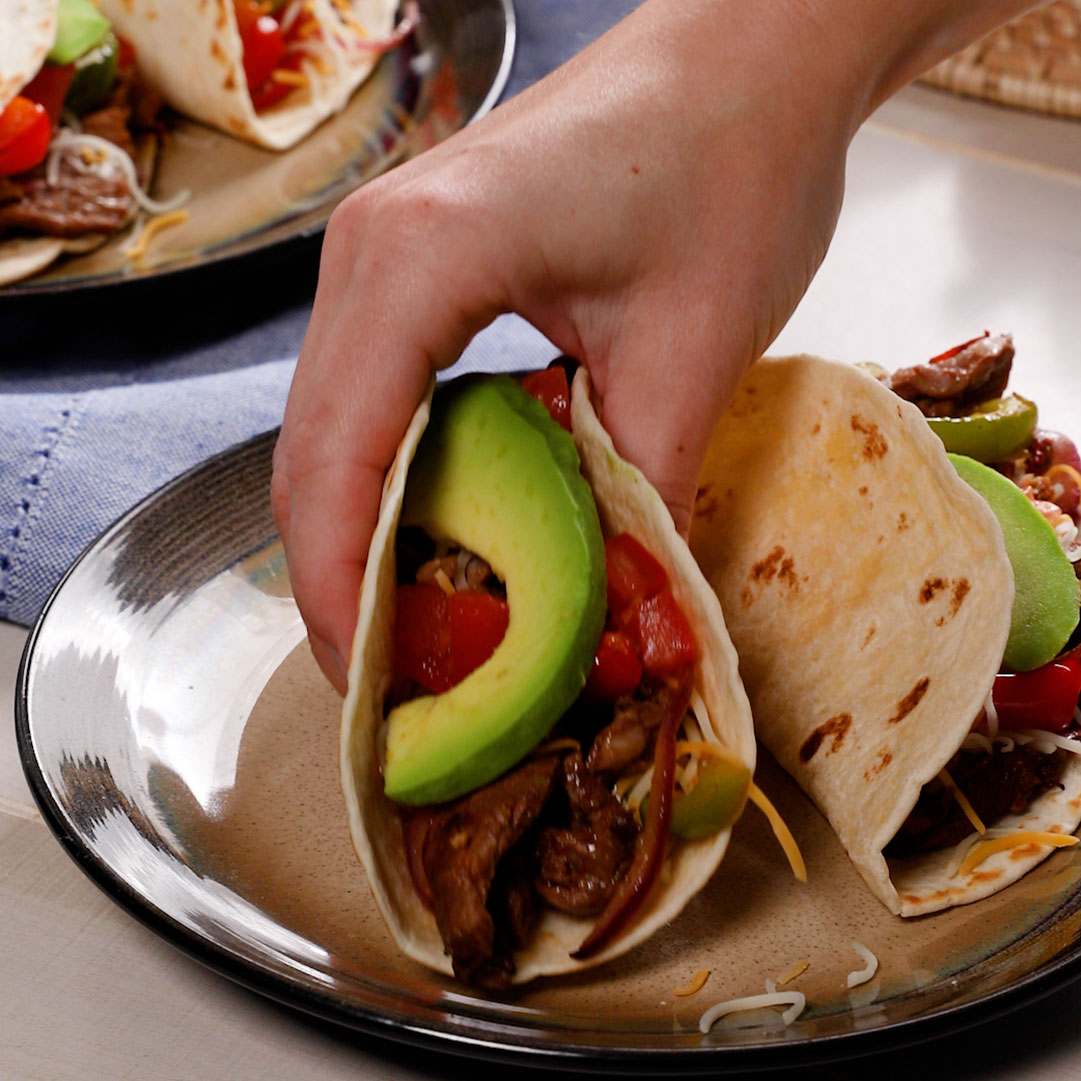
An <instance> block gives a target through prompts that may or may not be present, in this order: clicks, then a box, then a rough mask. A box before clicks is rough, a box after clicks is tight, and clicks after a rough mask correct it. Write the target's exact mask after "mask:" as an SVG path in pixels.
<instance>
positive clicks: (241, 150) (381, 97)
mask: <svg viewBox="0 0 1081 1081" xmlns="http://www.w3.org/2000/svg"><path fill="white" fill-rule="evenodd" d="M420 6H421V11H422V14H423V21H422V23H421V26H420V28H419V29H418V30H417V33H416V34H415V35H414V36H413V38H411V39H410V40H409V41H407V42H406V43H405V44H404V45H403V46H401V47H400V48H399V49H397V50H395V51H394V52H392V53H389V54H388V55H387V56H384V57H383V58H382V60H381V61H380V62H379V64H378V65H377V66H376V68H375V70H374V71H373V72H372V75H371V77H370V78H369V79H368V81H367V82H365V83H364V84H363V85H362V86H361V88H360V89H359V90H358V91H357V93H356V94H355V95H354V96H353V98H352V99H351V101H350V103H349V105H348V106H347V107H346V108H345V109H344V110H343V111H342V112H341V113H340V114H338V115H337V116H336V117H333V118H332V119H330V120H328V121H327V122H326V123H325V124H323V125H322V126H321V127H319V128H317V129H316V130H315V131H314V132H313V133H312V134H311V135H310V136H308V138H306V139H305V140H304V141H303V142H301V143H299V144H298V145H297V146H295V147H293V148H292V149H291V150H287V151H285V152H280V153H279V152H275V151H271V150H261V149H259V148H258V147H254V146H250V145H249V144H247V143H244V142H241V141H240V140H238V139H232V138H230V137H229V136H227V135H224V134H222V133H221V132H218V131H214V130H213V129H211V128H207V127H204V126H203V125H201V124H197V123H195V122H193V121H188V120H184V119H182V118H177V119H176V123H175V125H173V126H172V128H171V134H170V136H169V137H168V138H167V139H166V140H165V141H164V143H163V146H162V149H161V154H160V156H159V160H158V166H157V171H156V175H155V178H154V184H153V188H152V191H151V194H153V195H154V196H155V197H156V198H158V199H169V198H171V197H172V196H173V195H175V194H176V193H178V192H182V191H188V192H190V193H191V198H190V200H189V201H188V202H187V203H186V204H185V209H186V210H187V211H188V212H189V217H188V219H187V221H185V222H184V223H183V224H181V225H177V226H174V227H171V228H169V229H166V230H164V231H162V232H161V233H159V234H158V235H157V236H155V237H154V238H153V240H152V241H151V242H150V244H149V246H148V250H147V254H146V256H145V258H143V259H141V260H139V261H133V260H132V259H130V258H128V257H127V256H126V255H125V254H124V252H123V250H122V249H123V246H124V242H125V240H126V239H127V236H128V231H127V230H125V231H124V232H123V233H121V234H120V235H119V236H118V237H115V238H114V239H113V240H111V241H110V242H109V243H108V244H106V245H104V246H103V247H101V248H98V249H97V250H96V251H93V252H90V253H88V254H86V255H79V256H75V255H72V256H67V257H64V258H62V259H61V260H59V261H58V262H56V263H54V264H53V265H52V266H51V267H49V269H47V270H45V271H43V272H42V273H40V274H37V275H35V276H34V277H33V278H29V279H27V280H25V281H21V282H16V283H15V284H13V285H9V286H7V287H5V288H0V302H2V301H5V300H7V301H17V300H20V299H25V298H27V297H32V296H39V295H49V294H57V293H71V292H73V291H82V290H93V289H97V288H100V287H103V286H111V285H118V284H123V283H127V282H133V281H145V280H147V279H152V278H161V277H163V276H166V275H170V274H174V273H176V272H178V271H184V270H191V269H194V268H199V267H205V266H208V265H214V264H218V263H221V262H222V261H224V260H229V259H238V258H241V257H244V256H249V255H251V254H252V253H259V252H265V251H266V250H267V249H271V248H279V247H282V246H288V245H290V244H296V243H298V242H301V241H303V240H305V239H308V238H311V237H312V236H316V235H318V234H319V233H320V232H321V231H322V229H323V226H324V225H325V224H326V222H327V219H328V218H329V217H330V214H331V211H332V210H333V209H334V207H335V206H337V204H338V203H339V202H340V201H341V199H342V198H343V197H344V196H345V195H346V194H348V192H350V191H352V190H353V189H354V188H356V187H358V186H359V185H360V184H363V183H364V182H365V181H366V180H369V179H371V178H372V177H374V176H376V175H378V174H379V173H381V172H384V171H386V170H387V169H389V168H390V167H391V166H393V165H397V164H398V163H400V162H402V161H405V160H407V159H409V158H412V157H415V156H416V155H417V154H419V153H420V152H421V151H422V150H425V149H427V148H428V147H430V146H432V145H433V144H435V143H437V142H440V141H441V140H443V139H445V138H446V137H447V136H448V135H450V134H452V133H453V132H455V131H457V130H458V129H459V128H461V127H463V126H464V125H465V124H467V123H469V122H470V121H471V120H474V119H476V118H477V117H479V116H481V115H482V114H483V113H485V112H487V111H488V110H489V109H490V108H491V107H492V105H494V104H495V102H496V100H497V98H498V97H499V95H500V93H501V92H502V90H503V87H504V86H505V84H506V81H507V76H508V74H509V72H510V63H511V59H512V57H513V53H514V34H515V21H514V8H513V5H512V0H421V5H420Z"/></svg>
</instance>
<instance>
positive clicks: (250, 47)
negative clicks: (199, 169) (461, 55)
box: [101, 0, 416, 150]
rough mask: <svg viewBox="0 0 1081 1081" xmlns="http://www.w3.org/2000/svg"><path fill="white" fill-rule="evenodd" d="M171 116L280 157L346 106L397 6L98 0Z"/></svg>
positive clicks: (393, 33) (368, 1) (390, 40)
mask: <svg viewBox="0 0 1081 1081" xmlns="http://www.w3.org/2000/svg"><path fill="white" fill-rule="evenodd" d="M101 7H102V10H103V11H104V12H105V14H106V15H108V16H109V18H110V19H112V20H113V22H114V23H115V24H116V26H117V29H118V31H119V33H120V34H122V35H123V36H124V37H125V38H127V39H128V40H129V41H131V42H132V43H133V44H134V46H135V48H136V49H137V50H138V51H139V53H140V54H141V55H142V56H143V57H144V66H145V69H146V73H147V77H148V78H149V79H150V81H151V83H152V84H153V85H154V86H155V87H156V88H157V89H158V90H159V91H160V92H161V94H162V95H163V96H164V98H165V100H166V101H167V102H168V103H169V105H171V106H172V107H173V108H174V109H176V110H177V112H180V113H183V114H184V115H186V116H189V117H191V118H193V119H195V120H199V121H202V122H203V123H204V124H209V125H210V126H211V127H215V128H219V129H220V130H221V131H224V132H225V133H226V134H228V135H234V136H237V137H239V138H241V139H246V140H247V141H249V142H252V143H255V144H256V145H258V146H263V147H267V148H268V149H271V150H284V149H285V148H287V147H290V146H292V145H294V144H295V143H297V142H299V141H300V140H301V139H303V138H304V137H305V136H306V135H307V134H309V132H311V131H313V130H314V129H315V128H316V127H317V126H318V125H319V124H321V123H322V122H323V121H324V120H326V119H327V118H328V117H330V116H333V115H334V114H335V113H337V112H339V111H340V110H341V109H343V108H344V107H345V105H346V103H347V102H348V101H349V98H350V97H351V96H352V94H353V92H354V91H355V90H356V89H357V87H359V86H360V84H361V83H362V82H364V80H365V79H366V78H367V77H368V75H369V74H370V73H371V71H372V69H373V68H374V67H375V64H376V62H377V61H378V59H379V57H380V56H381V55H382V53H383V52H385V51H386V50H387V49H388V48H391V47H393V46H394V45H397V44H399V43H400V42H401V40H403V38H404V37H405V36H406V35H407V34H408V33H410V32H411V31H412V29H413V26H414V24H415V21H416V5H415V4H414V5H413V6H412V7H411V8H410V14H408V15H407V16H406V17H405V18H404V19H403V22H402V24H401V25H400V26H399V28H398V29H397V30H395V21H394V20H395V10H396V2H395V0H266V2H259V0H221V2H220V3H216V4H209V3H201V4H175V3H170V2H165V0H101Z"/></svg>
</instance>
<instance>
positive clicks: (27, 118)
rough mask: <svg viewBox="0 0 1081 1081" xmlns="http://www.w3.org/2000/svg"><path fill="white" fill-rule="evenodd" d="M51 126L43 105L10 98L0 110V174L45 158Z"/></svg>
mask: <svg viewBox="0 0 1081 1081" xmlns="http://www.w3.org/2000/svg"><path fill="white" fill-rule="evenodd" d="M52 134H53V129H52V125H51V124H50V123H49V114H48V112H47V111H46V109H45V106H43V105H39V104H38V103H37V102H36V101H31V100H30V99H29V98H24V97H22V96H21V95H20V96H19V97H15V98H12V100H11V101H10V102H8V105H7V108H6V109H4V111H3V112H0V176H12V175H13V174H15V173H23V172H25V171H26V170H27V169H32V168H33V167H34V166H35V165H37V164H38V163H39V162H40V161H42V159H43V158H44V157H45V153H46V151H47V150H48V149H49V142H50V140H51V139H52Z"/></svg>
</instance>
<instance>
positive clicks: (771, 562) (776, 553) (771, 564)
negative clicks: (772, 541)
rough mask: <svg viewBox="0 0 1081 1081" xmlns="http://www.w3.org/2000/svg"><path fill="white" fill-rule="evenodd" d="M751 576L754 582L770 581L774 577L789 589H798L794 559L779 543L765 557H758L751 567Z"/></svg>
mask: <svg viewBox="0 0 1081 1081" xmlns="http://www.w3.org/2000/svg"><path fill="white" fill-rule="evenodd" d="M751 578H752V580H753V581H755V582H766V583H768V582H772V581H773V579H774V578H776V579H777V580H778V581H780V582H784V583H785V585H787V586H788V587H789V588H790V589H793V590H798V589H799V579H798V578H797V577H796V561H795V560H794V559H793V558H792V557H791V556H790V555H787V554H786V552H785V550H784V548H782V547H781V545H779V544H778V545H777V546H776V547H775V548H774V549H773V551H771V552H770V554H769V555H768V556H766V558H765V559H760V560H759V561H758V562H757V563H755V564H754V565H753V566H752V567H751Z"/></svg>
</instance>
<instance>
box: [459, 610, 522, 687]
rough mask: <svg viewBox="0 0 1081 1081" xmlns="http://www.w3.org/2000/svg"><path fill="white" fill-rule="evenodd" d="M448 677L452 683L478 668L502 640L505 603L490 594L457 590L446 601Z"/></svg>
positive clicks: (506, 618)
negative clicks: (449, 656)
mask: <svg viewBox="0 0 1081 1081" xmlns="http://www.w3.org/2000/svg"><path fill="white" fill-rule="evenodd" d="M449 601H450V604H449V607H450V643H451V644H450V653H451V665H450V667H451V677H452V679H453V680H454V682H455V683H458V682H460V681H461V680H463V679H465V677H466V676H468V675H469V673H470V672H472V671H473V670H474V669H475V668H479V667H480V666H481V665H482V664H483V663H484V662H485V661H486V660H487V659H488V658H489V657H490V656H491V655H492V654H493V653H494V652H495V647H496V646H498V645H499V643H500V642H502V641H503V635H505V634H506V633H507V624H508V623H509V622H510V609H509V608H508V606H507V602H506V601H505V600H502V599H501V598H499V597H495V596H493V595H492V594H491V593H481V592H473V591H472V590H466V589H462V590H458V592H457V593H455V594H454V595H453V596H452V597H450V598H449Z"/></svg>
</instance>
